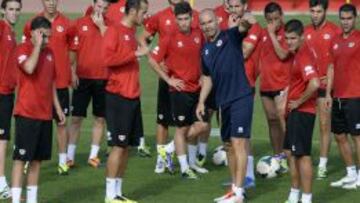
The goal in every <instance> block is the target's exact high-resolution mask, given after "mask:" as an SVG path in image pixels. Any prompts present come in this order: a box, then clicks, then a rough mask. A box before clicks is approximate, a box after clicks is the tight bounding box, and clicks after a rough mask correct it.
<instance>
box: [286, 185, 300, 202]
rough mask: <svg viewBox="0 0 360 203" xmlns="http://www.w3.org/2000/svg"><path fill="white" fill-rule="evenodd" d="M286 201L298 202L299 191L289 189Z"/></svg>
mask: <svg viewBox="0 0 360 203" xmlns="http://www.w3.org/2000/svg"><path fill="white" fill-rule="evenodd" d="M288 200H289V201H290V202H299V200H300V190H299V189H296V188H291V189H290V193H289V197H288Z"/></svg>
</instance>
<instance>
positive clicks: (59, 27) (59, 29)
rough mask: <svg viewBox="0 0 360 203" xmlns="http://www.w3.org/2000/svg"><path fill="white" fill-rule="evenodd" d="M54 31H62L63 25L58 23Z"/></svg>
mask: <svg viewBox="0 0 360 203" xmlns="http://www.w3.org/2000/svg"><path fill="white" fill-rule="evenodd" d="M56 31H58V32H64V27H63V26H61V25H58V26H57V27H56Z"/></svg>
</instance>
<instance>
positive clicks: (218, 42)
mask: <svg viewBox="0 0 360 203" xmlns="http://www.w3.org/2000/svg"><path fill="white" fill-rule="evenodd" d="M222 45H223V41H222V40H221V39H220V40H218V41H217V42H216V46H217V47H221V46H222Z"/></svg>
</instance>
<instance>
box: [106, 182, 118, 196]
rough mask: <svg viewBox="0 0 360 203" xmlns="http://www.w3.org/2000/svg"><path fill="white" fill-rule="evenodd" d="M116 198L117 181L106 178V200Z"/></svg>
mask: <svg viewBox="0 0 360 203" xmlns="http://www.w3.org/2000/svg"><path fill="white" fill-rule="evenodd" d="M115 197H116V179H115V178H106V198H107V199H110V200H111V199H114V198H115Z"/></svg>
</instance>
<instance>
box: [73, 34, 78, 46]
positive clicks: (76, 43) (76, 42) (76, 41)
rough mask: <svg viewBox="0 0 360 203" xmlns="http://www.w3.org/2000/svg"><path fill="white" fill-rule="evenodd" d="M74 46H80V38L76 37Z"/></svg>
mask: <svg viewBox="0 0 360 203" xmlns="http://www.w3.org/2000/svg"><path fill="white" fill-rule="evenodd" d="M74 44H75V45H79V37H78V36H76V37H74Z"/></svg>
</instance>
